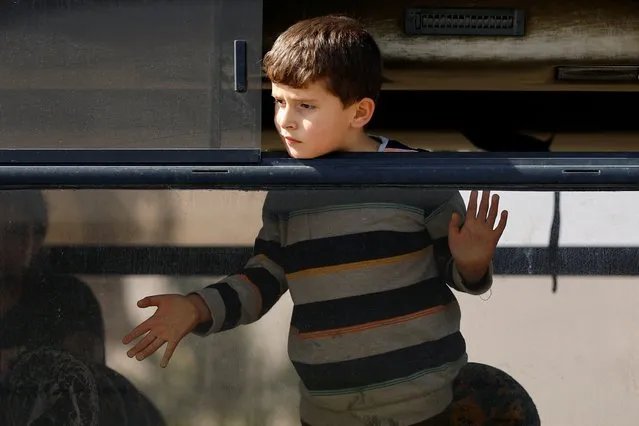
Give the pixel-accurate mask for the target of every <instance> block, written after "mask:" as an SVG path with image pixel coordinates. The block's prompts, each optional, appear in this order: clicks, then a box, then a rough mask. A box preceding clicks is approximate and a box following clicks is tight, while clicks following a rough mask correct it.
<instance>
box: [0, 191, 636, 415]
mask: <svg viewBox="0 0 639 426" xmlns="http://www.w3.org/2000/svg"><path fill="white" fill-rule="evenodd" d="M421 191H422V190H419V189H415V190H403V191H398V190H392V191H388V192H386V193H384V195H383V197H382V198H384V199H386V200H387V201H389V200H391V201H392V200H393V199H395V201H396V198H397V197H399V196H403V195H400V194H404V195H406V194H408V195H410V193H411V192H412V193H415V192H418V193H420V194H421ZM330 192H331V191H328V190H322V191H319V190H318V191H308V192H291V191H284V192H275V193H271V198H269V200H271V199H273V198H272V196H276V197H284V199H286V200H287V203H286V208H287V209H295V210H298V213H299V214H296V215H293V217H292V218H291V220H290V221H289V222H288V225H287V226H286V227H285V228H282V232H283V235H286V238H287V240H286V241H287V244H289V243H293V239H294V238H309V237H314V236H316V235H318V234H312V233H310V230H311V229H313V230H317V229H318V228H317V227H316V223H314V222H313V221H312V220H310V217H309V216H306V215H305V214H304V213H303V212H299V209H300V208H302V210H304V209H307V208H308V207H312V206H311V204H315V205H316V206H327V205H331V204H330V203H327V202H328V201H332V202H333V205H342V206H343V205H346V204H353V203H354V202H356V201H363V200H364V199H365V198H366V197H372V196H374V195H375V194H376V193H377V194H378V195H377V196H378V197H379V192H377V191H373V190H352V191H349V192H346V191H338V192H339V193H341V195H340V194H337V193H333V194H332V195H331V194H329V193H330ZM19 193H21V192H15V193H14V194H19ZM22 194H27V192H24V193H22ZM389 194H390V195H389ZM329 195H330V196H329ZM425 195H426V194H425ZM425 195H424V196H425ZM462 195H463V198H464V200H465V202H466V203H468V200H469V194H468V193H466V192H464V193H463V194H462ZM500 195H501V208H503V209H507V210H508V211H509V219H508V226H507V227H506V230H505V231H504V234H503V236H502V238H501V240H500V245H499V248H498V250H497V253H496V256H495V261H494V282H493V286H492V288H491V291H490V292H488V293H485V294H484V295H482V296H480V297H477V296H473V295H468V294H464V293H462V292H458V291H455V290H453V292H452V294H454V295H455V298H456V299H457V300H458V302H459V305H460V309H461V312H462V316H461V330H462V332H463V335H464V339H465V342H466V349H467V352H468V355H469V359H470V360H471V361H474V362H478V363H481V364H486V365H490V366H494V367H496V368H498V369H500V370H502V371H504V372H506V373H508V374H509V375H511V376H512V377H514V378H515V379H516V380H517V381H518V382H519V383H520V384H521V385H522V386H523V387H524V388H525V390H526V392H527V393H528V394H529V395H530V397H531V398H532V400H533V401H534V403H535V404H536V406H537V408H538V411H539V413H540V415H541V416H542V418H544V423H545V422H546V421H548V422H549V423H561V424H576V423H579V424H585V425H592V426H595V425H598V424H604V423H605V418H606V416H607V415H608V416H609V414H610V412H611V410H620V409H621V407H622V406H624V405H626V404H630V403H631V402H632V401H634V399H635V398H636V397H637V392H635V391H633V390H628V388H627V387H626V384H627V375H628V374H629V373H631V372H633V371H639V363H638V362H637V360H636V359H635V357H634V355H633V354H634V353H635V352H634V349H633V348H634V346H635V345H637V344H639V343H638V342H639V334H638V333H635V332H634V331H633V329H629V328H624V330H621V328H620V327H618V326H617V325H618V324H632V323H635V322H637V321H639V314H638V313H637V311H636V309H634V303H632V301H633V300H636V298H637V297H639V289H637V286H636V283H635V280H634V278H633V277H624V275H632V274H634V273H636V265H637V262H636V255H637V253H638V252H639V250H637V249H636V247H639V241H636V240H637V235H639V233H636V232H633V231H632V230H634V229H635V228H638V227H639V222H637V220H636V218H635V217H634V215H633V213H632V212H633V211H636V209H635V208H634V207H633V206H634V205H635V204H636V199H637V197H636V194H635V193H563V194H562V197H561V203H560V209H561V212H562V216H561V217H562V222H561V227H560V230H559V247H558V251H557V256H558V261H556V262H555V263H554V265H555V266H553V267H554V268H556V270H552V269H550V268H551V267H550V266H549V263H548V256H549V251H548V246H549V242H550V240H551V236H550V233H551V228H552V219H553V208H554V206H553V203H554V197H553V194H552V193H531V192H503V193H500ZM45 197H46V200H47V202H48V207H49V208H48V212H49V217H50V219H49V226H48V232H47V234H46V240H45V242H44V245H43V251H42V253H43V254H42V255H41V257H40V258H41V259H43V260H42V263H41V264H42V267H43V269H45V270H46V271H48V273H49V274H51V275H55V276H75V277H77V279H78V280H81V281H82V282H85V283H86V284H87V286H88V288H90V290H91V292H92V294H93V296H94V297H95V299H97V301H98V303H99V309H100V311H101V314H102V317H103V322H104V329H105V330H106V332H105V334H104V338H103V341H104V346H103V347H105V348H106V366H107V367H106V368H108V370H104V369H105V366H104V365H103V364H100V363H99V362H94V361H85V359H86V358H82V353H79V354H78V352H77V351H76V352H72V350H66V349H64V348H63V349H61V350H60V349H59V348H57V349H51V348H49V347H43V348H41V349H39V351H35V352H24V353H22V356H19V357H18V359H17V360H16V361H14V362H12V363H10V365H12V366H14V368H16V369H18V371H22V372H24V371H26V370H28V371H29V372H30V375H26V378H25V382H26V383H32V378H34V377H40V378H41V377H45V376H44V375H42V376H40V373H39V372H38V369H37V368H32V367H29V366H30V365H38V363H41V364H40V365H42V361H41V360H42V359H51V352H50V351H51V350H54V351H56V353H58V355H57V356H59V358H58V359H69V360H70V359H73V360H74V362H67V364H65V365H67V366H68V367H66V368H67V369H73V371H76V373H75V375H74V376H73V377H74V378H75V380H80V379H81V378H82V377H85V376H84V375H89V374H90V375H91V377H96V379H95V383H96V386H100V383H103V382H108V383H109V385H108V386H112V387H115V388H117V389H119V392H120V395H129V396H127V397H125V398H124V400H125V401H126V402H128V403H129V404H131V405H130V406H135V407H148V409H146V412H147V413H151V414H146V415H145V416H146V417H145V418H144V419H136V420H135V424H159V423H153V421H151V420H147V419H149V418H152V417H153V414H152V413H156V414H157V412H159V415H161V416H162V418H163V419H164V420H165V421H166V424H167V425H181V424H202V425H204V424H207V425H209V424H210V425H231V424H245V425H256V426H257V425H278V426H279V425H299V424H300V420H299V403H300V394H299V387H298V380H299V379H298V374H297V371H296V369H295V368H294V367H293V365H292V363H291V362H290V361H289V353H288V352H289V351H290V350H291V349H295V347H293V348H291V346H290V345H291V341H290V339H291V336H289V322H290V321H291V318H293V319H295V317H296V315H297V317H298V318H299V313H298V312H299V306H303V305H304V303H303V302H304V301H303V300H300V299H301V298H303V297H307V296H308V294H307V293H305V292H299V291H295V289H293V288H292V287H293V286H294V285H292V286H291V288H289V290H291V291H289V292H287V293H286V294H284V295H283V296H282V297H281V299H280V300H279V302H277V303H276V304H275V305H274V306H273V307H272V308H271V310H270V311H269V312H268V313H267V314H266V315H264V316H263V317H262V318H261V319H260V320H259V321H257V322H255V323H253V324H251V325H246V326H241V327H239V328H237V329H235V330H232V331H230V332H222V333H219V334H215V335H213V336H208V337H206V338H202V337H199V336H196V335H193V334H189V335H188V336H186V337H185V338H184V340H183V341H182V342H181V343H180V345H179V347H178V348H177V350H176V352H175V355H174V357H173V358H172V359H171V362H170V363H169V365H168V367H167V368H166V369H161V368H160V367H159V363H160V359H161V353H162V351H163V349H164V348H162V349H161V350H160V351H158V352H159V353H156V354H155V355H153V356H151V357H150V358H149V359H148V360H145V361H143V362H138V361H136V360H135V359H129V358H128V357H127V356H126V351H127V350H128V347H127V346H125V345H123V344H122V343H121V340H122V337H123V336H124V335H125V334H126V333H128V332H129V331H130V330H131V329H133V328H134V327H135V326H136V325H137V324H140V323H141V322H143V321H144V320H145V319H146V318H148V317H150V316H151V314H152V313H153V311H154V310H153V309H139V308H138V307H137V306H136V302H137V301H138V300H140V299H142V298H143V297H146V296H149V295H155V294H187V293H189V292H193V291H197V290H200V289H202V288H204V287H206V286H207V285H210V284H211V283H214V282H219V281H220V280H221V279H223V277H225V276H226V275H227V274H231V273H233V272H237V270H239V269H240V268H242V266H243V265H244V264H245V262H246V261H247V260H248V259H249V258H250V256H251V251H252V246H253V242H254V239H255V236H256V235H258V234H259V232H260V229H261V228H262V207H263V203H264V200H265V197H266V194H265V193H262V192H240V191H237V192H235V191H177V190H176V191H125V190H122V191H109V190H85V191H66V190H64V191H62V190H56V191H46V192H45ZM336 197H337V198H336ZM420 197H421V195H420ZM420 197H417V198H420ZM420 199H421V198H420ZM369 201H370V198H369ZM221 206H223V207H221ZM307 210H308V209H307ZM324 210H325V213H326V214H329V215H335V214H336V212H335V211H332V210H331V209H328V208H325V209H324ZM3 214H5V213H3ZM353 214H355V215H356V216H357V220H356V224H357V225H358V226H362V227H373V228H375V227H381V226H382V223H384V220H381V218H382V217H381V216H380V214H378V213H376V214H377V216H375V215H374V214H373V211H372V210H366V209H363V208H362V206H361V205H360V206H359V207H358V209H354V211H353ZM406 214H407V215H409V216H410V215H415V214H416V213H415V211H413V210H410V209H408V210H406ZM417 216H420V215H418V214H417V215H416V216H415V217H417ZM26 217H28V216H27V215H25V214H20V215H18V218H22V219H23V220H22V222H25V223H30V222H32V221H31V220H29V221H26V220H24V218H26ZM395 217H396V218H398V217H399V216H395ZM420 217H421V216H420ZM13 218H14V219H15V216H14V217H13ZM10 219H11V218H9V217H7V218H6V219H4V220H7V221H8V220H10ZM14 219H11V221H12V223H15V225H14V226H13V228H12V229H21V231H18V234H20V233H22V234H25V233H27V231H26V229H29V228H28V227H27V226H26V224H24V223H23V224H22V225H20V223H19V222H20V220H17V221H16V220H14ZM415 223H416V222H415ZM409 225H410V222H408V221H404V222H402V221H398V222H396V223H395V225H394V226H409ZM343 226H344V221H332V222H331V223H330V226H327V227H326V228H325V231H326V232H333V233H338V232H341V231H340V230H341V229H342V228H343ZM9 234H11V233H9ZM9 240H10V237H9V236H7V238H5V239H4V240H3V241H9ZM19 244H20V243H19V241H18V240H16V239H14V240H12V242H11V244H10V246H11V247H19ZM362 247H363V246H362ZM363 248H366V247H363ZM404 248H405V247H403V246H402V245H399V244H389V245H388V247H384V250H393V249H395V250H401V249H404ZM344 250H345V248H344V247H342V246H339V245H335V246H333V247H332V248H331V252H326V251H322V252H319V254H318V257H317V258H313V259H315V260H318V261H319V260H322V258H324V257H326V256H331V255H333V254H340V255H344V256H345V254H344V253H345V252H344ZM45 254H46V255H45ZM633 256H634V257H633ZM112 257H117V259H120V260H121V261H113V260H112V259H111V258H112ZM3 258H4V256H3ZM17 258H19V256H13V259H17ZM618 259H625V261H626V263H625V264H622V262H621V261H619V260H618ZM633 259H634V261H632V260H633ZM13 263H17V264H19V263H20V262H18V261H16V260H13V261H12V264H13ZM424 268H426V266H424ZM389 270H391V271H392V270H393V269H392V268H390V269H389ZM633 271H634V272H633ZM394 272H396V273H397V276H398V277H403V276H406V271H405V270H403V269H401V268H397V269H396V270H395V271H394ZM552 273H557V274H558V275H559V277H558V279H559V285H558V288H557V291H556V292H555V293H553V292H552V291H551V281H550V275H551V274H552ZM566 274H570V275H572V276H566ZM380 277H381V275H380ZM306 279H312V277H306ZM398 279H399V278H398ZM336 282H337V281H336ZM51 283H53V281H51ZM320 284H321V283H320ZM356 284H357V280H356V279H354V280H352V281H349V282H348V283H345V284H344V285H343V286H340V288H341V289H343V290H344V291H351V292H352V291H356V290H357V288H356ZM51 288H52V290H51V293H50V294H51V295H52V297H53V296H55V295H58V296H61V291H62V290H61V288H59V287H56V285H53V284H52V285H51ZM314 288H315V290H317V291H319V290H321V289H320V288H319V287H318V286H316V287H314ZM3 300H4V298H3ZM293 300H295V301H296V304H297V305H298V306H296V307H295V308H294V307H293V303H292V301H293ZM418 302H419V301H418ZM387 305H388V306H387V308H389V307H390V306H391V304H387ZM397 305H398V304H397V303H395V304H393V305H392V306H393V307H397ZM381 310H382V308H378V309H375V310H373V311H372V312H370V311H369V312H365V311H362V313H367V314H369V315H377V314H380V313H381ZM595 311H596V312H597V315H593V312H595ZM326 312H327V311H325V312H324V313H322V314H321V315H317V316H315V317H313V320H317V321H319V320H322V319H327V320H329V319H331V318H333V319H331V320H334V318H336V317H331V316H329V315H328V314H327V313H326ZM86 315H88V314H86ZM5 318H6V316H5V317H3V318H2V327H1V328H0V330H2V333H6V332H7V330H8V327H7V326H6V324H7V323H6V322H5ZM87 318H88V316H87ZM85 322H86V323H87V324H90V321H85ZM309 324H310V323H309ZM309 324H302V325H306V326H308V325H309ZM311 325H312V324H311ZM613 325H614V326H613ZM15 327H18V326H16V325H15V324H12V325H11V327H10V328H11V329H13V328H15ZM622 328H623V327H622ZM19 329H21V330H24V329H25V327H22V328H19ZM33 329H35V326H34V327H33ZM9 331H10V330H9ZM593 332H594V333H596V334H597V340H596V341H595V340H593V337H592V333H593ZM27 334H28V333H27ZM333 340H335V341H334V342H332V343H333V344H336V345H338V344H339V342H340V341H341V342H345V341H346V340H345V339H344V338H343V337H341V338H335V339H333ZM2 343H3V345H4V341H3V342H2ZM298 343H299V342H298ZM325 343H328V342H325ZM379 343H380V344H382V343H384V344H385V343H386V342H385V341H384V340H382V339H380V340H379ZM293 344H294V346H295V342H294V341H293ZM4 347H5V346H3V348H4ZM296 347H298V349H299V347H300V346H299V344H297V346H296ZM59 353H62V355H60V354H59ZM293 353H294V351H293ZM325 355H326V356H329V355H330V354H325ZM64 357H67V358H64ZM69 357H72V358H69ZM78 363H79V364H78ZM47 365H49V364H47ZM595 365H596V366H598V367H597V369H595V368H594V367H593V366H595ZM83 366H84V367H83ZM86 366H89V367H86ZM298 367H299V365H298ZM101 369H102V370H101ZM381 369H382V370H384V371H385V372H389V371H390V370H391V369H392V368H391V366H386V365H384V366H382V368H381ZM60 371H64V368H62V367H60V368H56V369H48V370H47V371H46V373H47V374H48V376H49V378H48V379H47V380H49V381H55V380H61V379H60V378H59V377H58V376H56V374H58V372H60ZM349 371H352V370H348V371H347V373H348V372H349ZM384 371H382V373H383V372H384ZM20 374H21V375H23V377H24V376H25V375H24V374H23V373H20ZM43 374H44V373H43ZM7 377H8V376H7ZM55 377H58V378H57V379H55ZM100 377H101V378H103V379H100ZM106 378H108V381H107V380H106ZM4 380H6V377H5V378H4ZM118 380H121V381H125V382H118ZM118 383H122V384H121V385H120V384H118ZM102 386H105V385H102ZM108 389H111V388H108ZM602 391H605V392H606V393H609V394H610V395H616V396H615V398H610V399H605V401H603V402H602V400H601V392H602ZM103 394H104V392H103ZM5 395H6V394H5ZM573 395H579V401H575V399H574V398H573ZM13 401H16V400H15V399H14V400H13ZM82 401H87V399H84V400H82ZM88 401H89V402H90V399H89V400H88ZM98 401H99V404H100V407H101V408H102V407H105V406H106V405H108V404H105V403H104V402H103V401H104V400H103V399H98ZM584 401H585V402H586V403H587V404H586V405H585V407H586V408H583V407H584V405H583V404H584ZM12 403H13V402H12ZM29 404H31V405H29ZM26 405H27V406H28V407H33V404H32V403H31V402H28V401H27V404H26ZM578 406H580V407H582V409H581V411H579V410H577V408H578ZM628 406H630V405H628ZM3 407H5V405H3ZM12 407H15V405H12ZM52 407H56V406H55V404H54V405H52ZM57 407H66V406H65V405H64V404H62V405H59V406H57ZM152 407H156V409H157V411H155V410H154V409H153V408H152ZM56 409H57V408H56ZM56 409H52V412H55V410H56ZM64 409H66V408H64ZM105 409H106V408H105ZM118 410H120V411H117V412H118V413H119V412H121V410H122V408H119V409H118ZM584 410H585V412H586V414H587V416H588V417H589V418H590V417H592V419H584V417H583V416H584V415H586V414H583V413H584ZM115 411H116V410H113V412H115ZM631 411H632V410H630V412H629V413H631ZM7 412H8V411H7V410H5V409H4V408H3V410H2V411H0V413H2V414H3V415H6V413H7ZM13 412H16V411H13ZM30 412H31V411H29V413H30ZM89 412H92V411H89ZM616 412H620V411H616ZM136 413H137V412H136ZM112 418H116V417H112ZM117 418H118V419H121V418H122V417H117ZM546 419H548V420H546ZM2 420H4V419H2ZM18 420H19V419H18ZM145 422H147V423H145ZM14 423H15V422H14ZM619 423H620V424H631V422H625V421H623V419H622V421H620V422H619ZM2 424H11V423H5V422H4V421H3V422H2ZM121 424H122V423H121Z"/></svg>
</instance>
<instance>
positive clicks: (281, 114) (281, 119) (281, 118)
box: [275, 108, 295, 129]
mask: <svg viewBox="0 0 639 426" xmlns="http://www.w3.org/2000/svg"><path fill="white" fill-rule="evenodd" d="M275 120H276V121H277V124H278V125H279V126H280V127H281V128H282V129H293V128H295V118H294V117H293V114H292V112H291V111H290V109H288V108H282V109H280V110H279V111H278V113H277V116H276V118H275Z"/></svg>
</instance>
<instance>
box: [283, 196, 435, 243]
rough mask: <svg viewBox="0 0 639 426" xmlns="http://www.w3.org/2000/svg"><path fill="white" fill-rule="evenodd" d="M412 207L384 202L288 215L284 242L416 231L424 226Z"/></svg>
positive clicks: (422, 218) (420, 215)
mask: <svg viewBox="0 0 639 426" xmlns="http://www.w3.org/2000/svg"><path fill="white" fill-rule="evenodd" d="M416 210H417V209H414V208H413V209H412V210H406V209H403V208H402V207H401V206H398V205H393V204H388V205H375V206H370V207H358V208H354V207H349V206H344V208H343V209H339V210H328V211H309V212H308V213H305V214H300V215H295V216H292V217H291V218H289V220H288V226H287V238H286V245H291V244H295V243H297V242H300V241H308V240H312V239H318V238H329V237H337V236H341V235H351V234H357V233H363V232H372V231H396V232H419V231H421V230H423V229H424V214H423V213H421V214H420V213H419V212H418V211H416Z"/></svg>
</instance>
